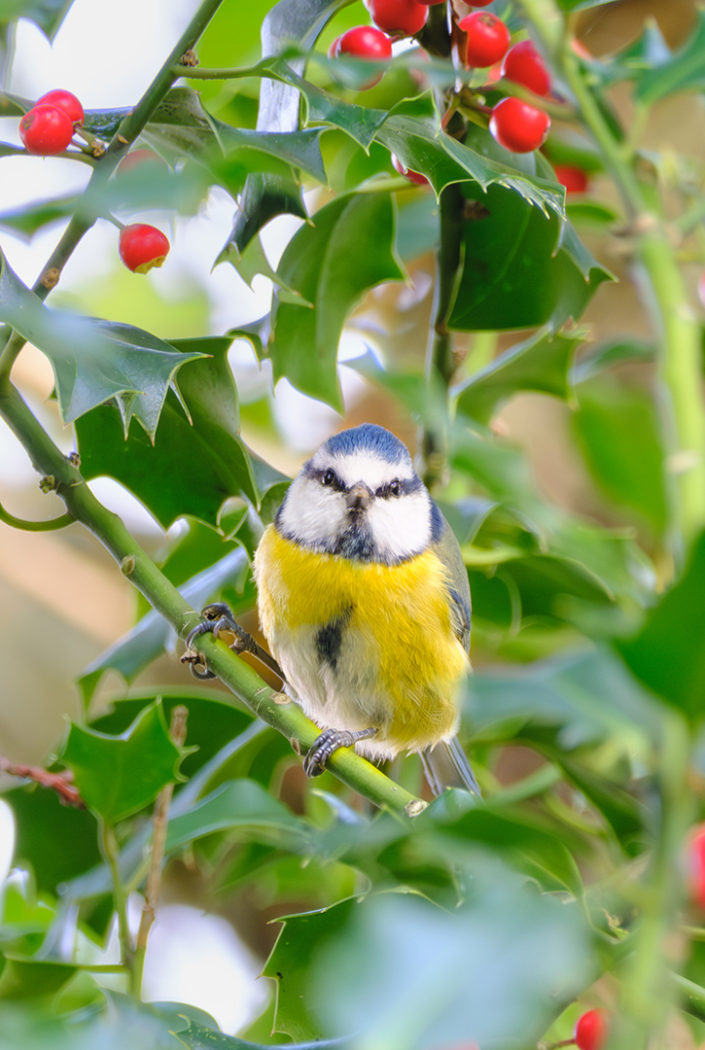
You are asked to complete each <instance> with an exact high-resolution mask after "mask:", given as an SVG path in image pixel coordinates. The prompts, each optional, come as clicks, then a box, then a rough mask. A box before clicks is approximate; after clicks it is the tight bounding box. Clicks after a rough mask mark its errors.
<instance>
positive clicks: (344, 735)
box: [304, 729, 377, 777]
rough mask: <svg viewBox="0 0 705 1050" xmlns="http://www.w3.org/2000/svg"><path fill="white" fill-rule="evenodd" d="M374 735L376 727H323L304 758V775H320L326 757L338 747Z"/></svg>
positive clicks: (350, 745)
mask: <svg viewBox="0 0 705 1050" xmlns="http://www.w3.org/2000/svg"><path fill="white" fill-rule="evenodd" d="M376 735H377V730H376V729H324V730H323V732H322V733H321V734H320V736H317V737H316V739H315V740H314V742H313V743H312V744H311V747H310V748H309V749H308V752H307V753H306V757H305V758H304V772H305V774H306V776H307V777H318V776H320V775H321V773H323V772H324V770H325V768H326V766H327V764H328V759H329V758H330V757H331V755H333V754H335V752H336V751H337V750H338V749H339V748H341V747H354V745H355V744H356V743H357V742H358V740H367V739H368V738H369V737H371V736H376Z"/></svg>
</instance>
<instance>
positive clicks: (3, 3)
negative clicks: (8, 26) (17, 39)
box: [0, 0, 73, 40]
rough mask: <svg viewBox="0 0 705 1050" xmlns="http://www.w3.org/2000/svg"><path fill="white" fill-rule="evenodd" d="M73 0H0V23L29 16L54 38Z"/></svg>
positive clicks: (50, 37) (51, 38)
mask: <svg viewBox="0 0 705 1050" xmlns="http://www.w3.org/2000/svg"><path fill="white" fill-rule="evenodd" d="M72 3H73V0H0V23H3V22H14V21H15V19H17V18H28V19H29V20H30V21H32V22H35V23H36V24H37V25H38V26H39V28H40V29H41V30H42V31H43V32H44V33H45V34H46V35H47V36H48V37H49V39H50V40H53V38H54V36H55V35H56V33H57V31H58V29H59V27H60V25H61V23H62V22H63V20H64V18H65V17H66V14H67V13H68V11H69V8H70V7H71V4H72Z"/></svg>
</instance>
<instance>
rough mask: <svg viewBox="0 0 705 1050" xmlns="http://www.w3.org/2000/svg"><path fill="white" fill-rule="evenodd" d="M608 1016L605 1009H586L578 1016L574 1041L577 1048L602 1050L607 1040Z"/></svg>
mask: <svg viewBox="0 0 705 1050" xmlns="http://www.w3.org/2000/svg"><path fill="white" fill-rule="evenodd" d="M608 1030H609V1016H608V1014H607V1011H606V1010H588V1011H587V1012H586V1013H584V1014H583V1015H582V1016H581V1017H579V1018H578V1023H577V1024H576V1026H575V1032H574V1037H575V1042H576V1045H577V1047H578V1050H602V1047H603V1046H604V1045H605V1042H606V1041H607V1033H608Z"/></svg>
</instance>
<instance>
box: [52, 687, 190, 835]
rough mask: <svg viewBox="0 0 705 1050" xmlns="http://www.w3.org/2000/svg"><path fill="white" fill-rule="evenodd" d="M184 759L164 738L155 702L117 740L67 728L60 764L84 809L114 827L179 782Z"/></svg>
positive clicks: (158, 705)
mask: <svg viewBox="0 0 705 1050" xmlns="http://www.w3.org/2000/svg"><path fill="white" fill-rule="evenodd" d="M183 754H184V752H183V749H182V748H179V747H177V746H176V745H175V744H174V743H173V742H172V740H171V738H170V737H169V731H168V729H167V725H166V722H165V720H164V712H163V710H162V705H161V702H160V701H159V700H157V701H155V702H154V703H153V704H150V705H149V706H148V707H145V708H144V710H143V711H142V712H140V714H139V715H138V716H137V718H136V719H135V721H134V722H133V723H132V725H131V726H130V727H129V728H128V729H127V730H126V731H125V732H124V733H121V734H120V735H119V736H108V735H106V734H104V733H96V732H95V731H94V730H92V729H85V728H83V727H82V726H79V725H76V724H75V723H71V727H70V729H69V735H68V738H67V740H66V744H65V746H64V750H63V753H62V755H61V761H62V762H63V763H64V764H65V765H66V766H68V767H69V769H71V770H72V771H73V774H74V779H75V782H76V786H77V788H78V790H79V791H80V793H81V798H82V799H83V800H84V802H85V803H86V805H87V806H88V807H89V808H90V809H92V810H94V811H95V812H96V813H97V814H98V815H99V816H100V817H102V819H103V820H104V821H106V823H109V824H114V823H115V822H116V821H118V820H123V819H124V818H125V817H129V816H130V815H131V814H132V813H137V812H138V811H139V810H140V809H144V807H145V806H148V805H149V804H150V802H153V801H154V799H155V798H156V797H157V795H158V794H159V792H160V791H161V789H162V788H163V787H165V786H166V785H167V784H170V783H171V782H172V781H174V780H176V779H177V778H178V773H177V772H176V766H177V763H178V762H179V761H180V759H181V758H182V756H183Z"/></svg>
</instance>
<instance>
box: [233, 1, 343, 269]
mask: <svg viewBox="0 0 705 1050" xmlns="http://www.w3.org/2000/svg"><path fill="white" fill-rule="evenodd" d="M347 2H348V0H279V3H278V4H275V5H274V7H273V8H272V9H271V10H270V11H269V12H268V13H267V15H265V18H264V21H263V22H262V55H263V57H267V56H269V55H276V54H279V53H280V52H281V50H282V48H283V47H284V45H285V44H286V43H288V42H289V41H295V42H296V43H297V44H298V45H299V46H300V47H302V48H309V47H312V46H313V44H314V43H315V42H316V39H317V37H318V34H319V33H320V31H321V29H322V28H323V26H324V25H325V24H326V22H327V21H328V19H329V18H331V16H332V15H333V14H334V13H335V12H336V11H337V10H338V8H340V7H343V6H344V4H345V3H347ZM294 72H295V73H297V74H300V73H302V72H303V60H300V61H298V62H297V63H295V69H294ZM298 128H299V93H298V91H297V90H296V89H295V88H293V87H291V86H290V85H288V84H283V83H281V82H277V81H273V80H263V81H262V85H261V87H260V97H259V108H258V111H257V131H265V132H290V131H297V130H298ZM238 203H239V207H238V213H237V216H236V218H235V223H234V225H233V229H232V231H231V233H230V236H229V238H228V240H227V242H226V243H225V245H224V247H223V251H222V252H221V254H220V256H219V257H218V261H219V262H220V261H222V260H223V259H227V258H229V256H230V253H231V251H233V250H234V251H235V253H236V254H239V253H240V252H241V251H243V249H244V248H246V247H247V244H248V242H249V241H250V240H251V239H252V237H254V235H255V234H256V233H258V232H259V231H260V230H261V229H262V227H263V226H264V225H265V224H266V223H267V222H268V221H269V220H270V219H271V218H273V217H274V216H275V215H280V214H282V213H284V212H289V213H290V214H292V215H299V216H300V217H301V218H305V217H306V210H305V208H304V206H303V201H302V199H301V191H300V188H299V187H298V186H297V185H296V184H295V183H294V182H293V180H291V179H287V178H282V177H281V176H273V175H269V176H268V175H263V174H259V173H255V174H253V175H251V176H250V178H248V180H247V182H246V184H245V189H244V191H243V194H242V197H241V199H240V201H239V202H238Z"/></svg>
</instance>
